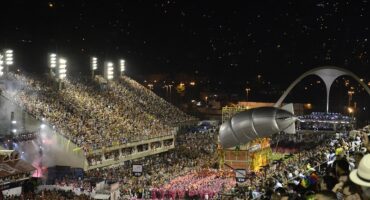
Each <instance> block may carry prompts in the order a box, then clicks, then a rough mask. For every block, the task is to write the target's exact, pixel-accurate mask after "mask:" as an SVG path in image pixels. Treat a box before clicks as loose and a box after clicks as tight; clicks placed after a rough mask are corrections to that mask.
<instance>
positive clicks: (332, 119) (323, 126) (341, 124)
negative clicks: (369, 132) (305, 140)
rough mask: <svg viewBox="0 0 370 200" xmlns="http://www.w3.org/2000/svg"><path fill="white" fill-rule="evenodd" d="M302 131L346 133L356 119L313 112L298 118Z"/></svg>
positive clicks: (299, 127) (337, 114)
mask: <svg viewBox="0 0 370 200" xmlns="http://www.w3.org/2000/svg"><path fill="white" fill-rule="evenodd" d="M298 119H299V122H300V123H299V126H298V129H300V130H314V131H316V132H318V131H346V130H350V129H351V127H352V125H353V123H354V121H353V120H354V119H353V118H351V117H349V116H346V115H343V114H340V113H323V112H312V113H311V114H309V115H302V116H299V117H298Z"/></svg>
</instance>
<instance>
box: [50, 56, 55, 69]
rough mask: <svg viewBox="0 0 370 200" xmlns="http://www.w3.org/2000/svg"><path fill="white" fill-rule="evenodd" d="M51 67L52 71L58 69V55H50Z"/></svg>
mask: <svg viewBox="0 0 370 200" xmlns="http://www.w3.org/2000/svg"><path fill="white" fill-rule="evenodd" d="M49 67H50V68H51V69H54V68H55V67H57V54H55V53H51V54H49Z"/></svg>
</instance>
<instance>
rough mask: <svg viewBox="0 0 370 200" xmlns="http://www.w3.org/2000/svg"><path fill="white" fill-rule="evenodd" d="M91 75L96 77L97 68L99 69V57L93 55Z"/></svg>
mask: <svg viewBox="0 0 370 200" xmlns="http://www.w3.org/2000/svg"><path fill="white" fill-rule="evenodd" d="M90 65H91V76H92V78H94V77H95V70H97V69H98V58H97V57H91V63H90Z"/></svg>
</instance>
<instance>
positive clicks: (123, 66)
mask: <svg viewBox="0 0 370 200" xmlns="http://www.w3.org/2000/svg"><path fill="white" fill-rule="evenodd" d="M119 67H120V70H119V71H120V75H121V76H122V75H123V72H125V60H123V59H121V60H119Z"/></svg>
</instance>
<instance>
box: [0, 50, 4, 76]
mask: <svg viewBox="0 0 370 200" xmlns="http://www.w3.org/2000/svg"><path fill="white" fill-rule="evenodd" d="M3 64H4V61H3V55H1V54H0V77H2V76H3V75H4V72H3V70H4V66H3Z"/></svg>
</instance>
